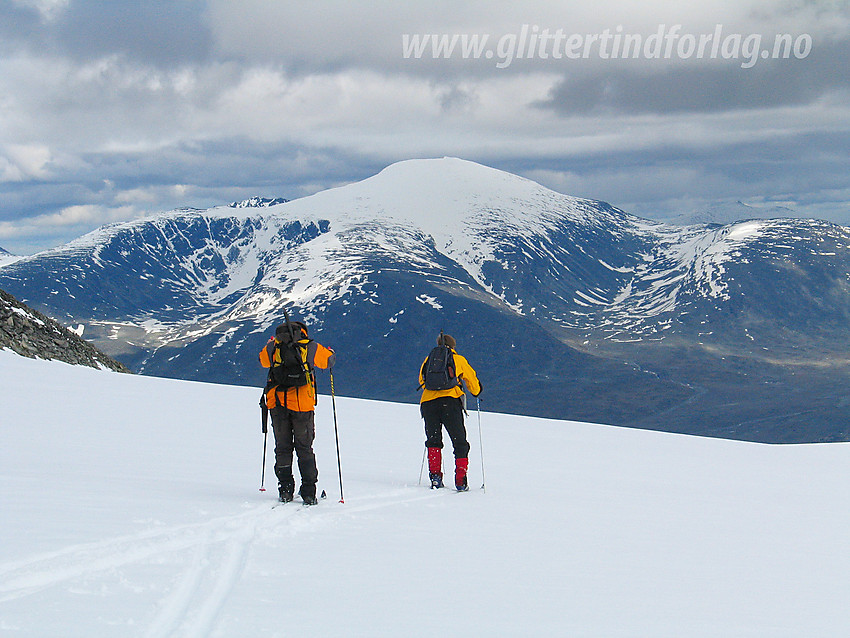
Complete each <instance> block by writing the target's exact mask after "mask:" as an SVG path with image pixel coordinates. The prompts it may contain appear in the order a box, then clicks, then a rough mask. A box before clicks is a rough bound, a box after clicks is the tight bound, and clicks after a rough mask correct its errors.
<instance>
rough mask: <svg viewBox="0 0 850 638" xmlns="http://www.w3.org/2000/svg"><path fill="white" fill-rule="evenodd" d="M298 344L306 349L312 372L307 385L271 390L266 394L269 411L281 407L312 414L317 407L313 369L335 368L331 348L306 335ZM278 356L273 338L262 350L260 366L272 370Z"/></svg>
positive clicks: (306, 357) (308, 363) (308, 376)
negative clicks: (275, 357) (274, 360)
mask: <svg viewBox="0 0 850 638" xmlns="http://www.w3.org/2000/svg"><path fill="white" fill-rule="evenodd" d="M298 344H299V345H300V346H302V347H304V348H306V354H305V359H304V361H305V362H306V363H307V368H308V369H309V371H310V373H309V374H308V375H307V385H303V386H301V387H300V388H288V389H287V390H286V391H284V390H281V391H280V392H278V390H277V386H274V387H272V388H269V390H268V391H267V392H266V406H267V407H268V408H269V409H271V408H274V407H277V406H279V405H281V406H283V407H286V408H289V409H290V410H293V411H295V412H312V411H313V408H314V407H315V406H316V379H315V377H314V375H313V368H321V369H323V370H324V369H326V368H330V367H333V364H334V362H335V361H336V355H335V354H334V351H333V350H331V349H330V348H326V347H325V346H323V345H322V344H320V343H316V342H315V341H310V340H309V339H307V337H306V334H305V335H304V338H303V339H299V340H298ZM276 354H277V353H275V339H274V338H271V339H269V342H268V343H267V344H266V347H265V348H263V349H262V350H260V365H261V366H263V367H264V368H270V367H271V364H272V357H274V356H275V355H276Z"/></svg>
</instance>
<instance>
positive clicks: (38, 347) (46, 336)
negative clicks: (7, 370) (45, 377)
mask: <svg viewBox="0 0 850 638" xmlns="http://www.w3.org/2000/svg"><path fill="white" fill-rule="evenodd" d="M0 348H8V349H10V350H12V351H14V352H16V353H17V354H19V355H21V356H24V357H29V358H30V359H35V358H38V359H48V360H58V361H64V362H65V363H70V364H73V365H81V366H89V367H91V368H108V369H109V370H114V371H116V372H126V373H129V372H130V371H129V370H128V369H127V368H126V367H125V366H124V365H123V364H121V363H119V362H117V361H115V360H114V359H111V358H109V357H108V356H106V355H105V354H103V353H102V352H101V351H100V350H98V349H97V348H95V347H94V346H93V345H92V344H90V343H89V342H88V341H86V340H85V339H82V338H80V337H79V336H78V335H77V334H76V333H74V332H71V331H70V330H68V329H67V328H65V327H64V326H61V325H59V324H58V323H56V322H55V321H54V320H53V319H51V318H50V317H47V316H45V315H43V314H41V313H40V312H38V311H36V310H33V309H32V308H29V307H28V306H26V305H24V304H22V303H21V302H20V301H18V300H17V299H15V298H14V297H13V296H12V295H10V294H9V293H7V292H5V291H3V290H0Z"/></svg>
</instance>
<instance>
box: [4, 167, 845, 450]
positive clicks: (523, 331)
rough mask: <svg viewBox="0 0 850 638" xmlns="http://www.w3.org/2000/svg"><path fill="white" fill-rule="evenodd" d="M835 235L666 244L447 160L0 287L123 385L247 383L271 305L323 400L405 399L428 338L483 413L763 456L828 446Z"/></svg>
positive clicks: (707, 237) (182, 223)
mask: <svg viewBox="0 0 850 638" xmlns="http://www.w3.org/2000/svg"><path fill="white" fill-rule="evenodd" d="M848 246H850V234H848V230H847V229H844V228H842V227H839V226H835V225H832V224H827V223H825V222H813V221H801V220H751V221H745V222H740V223H736V224H732V225H728V226H720V227H718V226H705V225H703V226H687V227H674V226H667V225H664V224H660V223H655V222H649V221H646V220H642V219H639V218H637V217H634V216H632V215H629V214H627V213H625V212H624V211H622V210H619V209H617V208H615V207H613V206H610V205H609V204H606V203H604V202H597V201H591V200H586V199H580V198H575V197H570V196H567V195H563V194H560V193H556V192H554V191H552V190H549V189H547V188H545V187H543V186H541V185H539V184H537V183H535V182H533V181H530V180H527V179H524V178H522V177H518V176H516V175H511V174H509V173H505V172H502V171H499V170H496V169H492V168H488V167H485V166H481V165H479V164H475V163H473V162H468V161H464V160H459V159H453V158H443V159H433V160H410V161H405V162H399V163H397V164H393V165H391V166H389V167H387V168H386V169H384V170H383V171H381V172H380V173H378V174H377V175H375V176H373V177H370V178H368V179H366V180H363V181H361V182H357V183H353V184H349V185H347V186H342V187H339V188H334V189H330V190H327V191H323V192H320V193H317V194H315V195H312V196H310V197H304V198H301V199H297V200H293V201H289V202H283V203H278V204H269V205H262V206H246V207H241V208H233V207H230V206H222V207H218V208H213V209H209V210H203V211H199V210H193V209H182V210H176V211H171V212H167V213H161V214H158V215H155V216H152V217H148V218H145V219H142V220H137V221H133V222H127V223H122V224H113V225H110V226H106V227H103V228H101V229H99V230H97V231H95V232H93V233H90V234H88V235H86V236H84V237H81V238H80V239H78V240H75V241H74V242H71V243H70V244H68V245H66V246H63V247H61V248H58V249H55V250H51V251H46V252H43V253H40V254H38V255H35V256H32V257H28V258H24V259H22V260H20V261H18V262H15V263H14V264H11V265H8V266H5V267H3V268H2V269H0V286H2V287H4V288H6V289H7V290H10V291H12V292H13V293H14V294H16V295H17V296H18V297H20V298H23V299H25V300H27V301H28V302H29V303H30V304H31V305H33V306H35V307H37V308H39V309H43V310H45V311H47V312H49V314H51V315H53V316H56V317H59V318H61V319H62V320H63V321H65V322H67V323H68V324H73V325H77V324H83V325H85V329H86V334H87V336H88V337H89V338H91V339H93V340H95V342H96V343H97V344H98V345H99V346H100V347H101V348H102V349H104V350H105V351H107V352H108V353H109V354H111V355H113V356H115V357H116V358H118V359H119V360H121V361H123V362H124V363H126V364H128V365H129V366H130V367H131V368H132V369H133V370H134V371H138V372H143V373H146V374H153V375H161V376H172V377H180V378H187V379H198V380H206V381H217V382H227V383H242V384H248V385H257V386H261V385H262V384H263V382H264V375H263V372H262V370H261V369H259V368H258V366H257V363H256V354H257V352H258V351H259V349H260V348H261V347H262V345H263V344H264V343H265V340H266V339H267V338H268V336H269V334H270V333H271V332H272V331H273V329H274V326H275V325H277V324H278V323H279V322H280V321H282V319H283V312H282V308H283V306H284V305H285V306H286V307H287V308H288V309H289V310H290V311H291V312H292V313H293V314H295V315H297V316H298V317H299V318H301V319H304V320H306V321H307V322H308V324H309V325H310V327H311V335H312V336H317V335H320V336H317V338H319V339H320V340H321V341H322V342H323V343H326V344H327V345H330V346H332V347H334V348H335V349H336V350H337V352H338V354H339V359H338V360H339V365H338V370H337V371H336V372H335V377H336V381H337V391H338V392H339V393H341V394H347V395H349V396H360V397H369V398H381V399H390V400H395V401H415V400H416V399H417V395H416V393H415V391H414V388H415V387H416V374H417V371H418V369H419V366H420V365H421V363H422V359H423V358H424V357H425V355H426V354H427V352H428V350H429V349H430V347H431V346H432V344H433V342H434V340H435V338H436V336H437V334H438V333H439V331H440V330H441V329H442V330H445V331H446V332H448V333H450V334H453V335H455V336H456V337H457V339H458V348H459V351H460V352H461V353H463V354H465V355H467V356H468V358H469V359H470V362H471V363H472V364H473V366H474V367H476V369H478V370H479V373H480V376H481V378H482V380H483V382H484V386H485V388H486V389H487V390H486V391H485V394H484V395H483V396H482V399H483V401H484V405H486V407H487V409H490V410H499V411H506V412H514V413H519V414H530V415H538V416H550V417H556V418H562V419H578V420H586V421H594V422H604V423H612V424H620V425H632V426H641V427H651V428H659V429H669V430H674V431H683V432H692V433H699V434H711V435H717V436H729V437H735V438H750V439H755V440H771V441H791V440H794V441H801V440H837V439H844V438H848V437H850V434H848V432H847V431H846V428H845V426H844V425H843V424H844V423H846V422H847V419H846V418H845V417H846V416H848V415H847V412H848V410H850V408H848V406H847V405H846V404H845V402H844V401H843V396H844V390H843V388H845V387H846V384H847V382H848V381H849V380H850V379H848V378H847V377H848V370H847V364H846V361H848V360H850V356H848V355H850V353H848V352H847V350H848V346H847V345H846V344H848V343H850V274H848V273H850V259H848V258H850V251H848Z"/></svg>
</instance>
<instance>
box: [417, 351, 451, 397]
mask: <svg viewBox="0 0 850 638" xmlns="http://www.w3.org/2000/svg"><path fill="white" fill-rule="evenodd" d="M422 378H423V379H425V383H424V386H425V389H426V390H450V389H451V388H453V387H455V386H458V385H460V380H459V379H458V378H457V370H456V369H455V358H454V355H453V354H452V349H451V348H449V347H448V346H436V347H435V348H434V349H433V350H431V354H429V355H428V358H427V359H426V360H425V363H424V364H422Z"/></svg>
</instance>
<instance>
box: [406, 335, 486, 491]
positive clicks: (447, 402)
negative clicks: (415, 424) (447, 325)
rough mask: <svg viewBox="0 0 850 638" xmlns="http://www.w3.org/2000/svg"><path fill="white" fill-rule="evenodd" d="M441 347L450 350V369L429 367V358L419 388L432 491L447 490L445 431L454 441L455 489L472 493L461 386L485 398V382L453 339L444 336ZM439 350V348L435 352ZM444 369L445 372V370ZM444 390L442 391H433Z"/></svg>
mask: <svg viewBox="0 0 850 638" xmlns="http://www.w3.org/2000/svg"><path fill="white" fill-rule="evenodd" d="M437 345H438V346H447V347H448V351H449V353H450V356H449V357H448V361H447V365H446V366H441V365H440V364H439V363H438V364H437V365H429V361H431V359H432V355H433V351H432V355H429V356H428V358H426V359H425V362H424V363H423V364H422V367H421V368H420V370H419V385H420V387H422V388H424V389H423V391H422V397H421V398H420V405H419V409H420V412H421V414H422V418H423V419H424V420H425V437H426V438H425V446H426V447H427V448H428V474H429V476H430V479H431V487H432V488H440V487H443V456H442V449H443V427H444V426H445V428H446V432H448V434H449V438H450V439H451V441H452V447H453V450H454V457H455V488H456V489H457V490H458V491H460V492H465V491H467V490H468V489H469V483H468V481H467V478H466V473H467V470H468V469H469V441H467V438H466V427H465V426H464V423H463V414H464V404H463V397H464V392H463V387H462V385H461V382H462V383H463V384H465V385H466V388H467V389H468V390H469V391H470V392H471V393H472V396H476V397H477V396H478V395H479V394H481V382H480V381H479V380H478V375H476V373H475V370H474V369H473V368H472V366H471V365H469V362H468V361H467V360H466V358H464V357H462V356H461V355H459V354H458V353H457V351H456V350H455V347H456V346H457V343H456V342H455V340H454V338H453V337H451V336H450V335H447V334H443V333H440V336H439V337H438V338H437ZM435 350H436V348H435ZM442 368H445V370H443V369H442ZM443 374H444V375H445V376H444V378H443V381H442V382H436V383H435V382H432V381H431V378H429V377H430V376H431V375H440V376H441V377H442V375H443ZM446 386H448V387H446ZM430 388H442V389H430Z"/></svg>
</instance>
